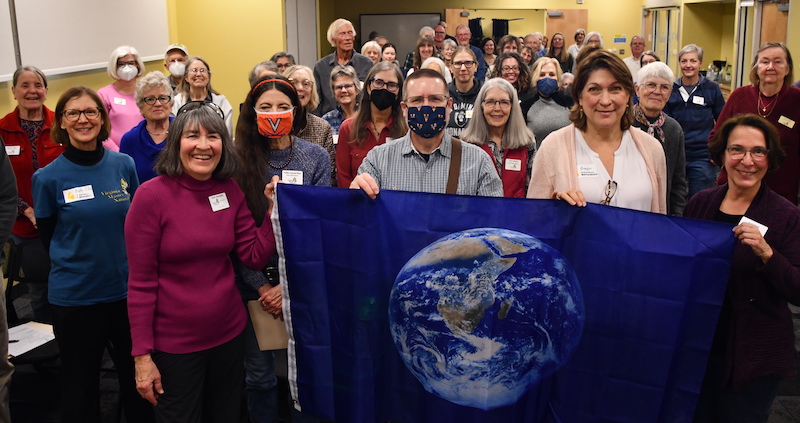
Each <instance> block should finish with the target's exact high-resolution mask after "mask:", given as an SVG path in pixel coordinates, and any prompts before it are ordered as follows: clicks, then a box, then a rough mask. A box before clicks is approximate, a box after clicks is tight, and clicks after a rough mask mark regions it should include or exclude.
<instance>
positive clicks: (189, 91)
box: [137, 56, 233, 134]
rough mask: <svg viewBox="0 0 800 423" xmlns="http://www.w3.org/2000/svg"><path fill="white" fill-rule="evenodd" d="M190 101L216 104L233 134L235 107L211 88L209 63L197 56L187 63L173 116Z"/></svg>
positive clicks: (174, 101) (174, 104)
mask: <svg viewBox="0 0 800 423" xmlns="http://www.w3.org/2000/svg"><path fill="white" fill-rule="evenodd" d="M190 101H205V102H206V103H214V104H215V105H216V106H217V107H218V108H219V109H220V110H221V111H222V114H223V116H224V119H225V126H227V127H228V133H229V134H233V107H232V106H231V103H230V102H229V101H228V99H227V98H225V96H224V95H222V94H220V93H218V92H217V90H215V89H214V88H212V87H211V68H210V67H209V66H208V62H206V61H205V60H203V59H201V58H200V57H197V56H195V57H192V58H191V59H189V61H188V62H186V73H185V74H184V75H183V82H182V83H181V85H180V87H179V88H178V94H175V98H174V99H173V102H172V115H173V116H175V115H177V113H178V110H180V108H181V107H183V105H184V104H186V103H188V102H190ZM137 123H138V122H137Z"/></svg>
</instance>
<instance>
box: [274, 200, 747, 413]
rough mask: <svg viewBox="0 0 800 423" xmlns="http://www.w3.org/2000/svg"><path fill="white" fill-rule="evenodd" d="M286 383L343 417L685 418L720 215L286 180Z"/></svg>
mask: <svg viewBox="0 0 800 423" xmlns="http://www.w3.org/2000/svg"><path fill="white" fill-rule="evenodd" d="M272 219H273V227H274V228H275V232H276V238H277V241H278V250H279V255H280V271H281V281H282V282H281V283H282V287H283V297H284V317H285V318H286V322H287V328H288V330H289V334H290V341H289V360H290V363H289V379H290V388H291V391H292V395H293V398H294V399H295V401H296V404H297V406H298V408H299V409H301V410H302V411H303V412H304V413H308V414H310V415H313V416H316V417H318V418H322V419H325V420H335V421H337V422H348V423H349V422H354V423H359V422H364V423H367V422H369V423H374V422H395V423H396V422H404V423H424V422H437V423H438V422H450V421H453V422H455V421H458V422H526V423H528V422H691V420H692V414H693V410H694V406H695V403H696V401H697V394H698V393H699V391H700V384H701V382H702V378H703V373H704V370H705V364H706V360H707V358H708V353H709V350H710V346H711V340H712V338H713V333H714V330H715V328H716V321H717V318H718V315H719V310H720V307H721V304H722V299H723V296H724V293H725V288H726V283H727V280H728V274H729V271H730V257H731V252H732V249H733V245H734V238H733V236H732V233H731V230H730V228H731V226H730V225H724V224H717V223H714V222H705V221H698V220H691V219H684V218H676V217H668V216H662V215H656V214H651V213H643V212H638V211H632V210H626V209H619V208H614V207H607V206H599V205H594V204H589V205H588V206H587V207H585V208H577V207H570V206H568V205H566V204H565V203H564V202H558V201H553V200H527V199H513V198H509V199H506V198H483V197H465V196H455V195H441V194H425V193H408V192H398V191H388V190H385V191H382V192H381V194H380V195H379V196H378V198H377V199H375V200H370V199H369V198H367V197H366V196H365V195H364V194H363V193H362V192H361V191H358V190H344V189H337V188H320V187H305V186H293V185H287V184H280V185H279V186H278V190H277V207H276V211H275V212H274V214H273V217H272Z"/></svg>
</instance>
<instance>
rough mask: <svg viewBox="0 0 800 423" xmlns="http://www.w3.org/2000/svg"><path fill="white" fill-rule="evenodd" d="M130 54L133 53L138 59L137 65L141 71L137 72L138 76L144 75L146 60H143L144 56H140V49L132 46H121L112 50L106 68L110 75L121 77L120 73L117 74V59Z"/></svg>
mask: <svg viewBox="0 0 800 423" xmlns="http://www.w3.org/2000/svg"><path fill="white" fill-rule="evenodd" d="M129 54H132V55H133V57H134V60H136V67H137V68H139V73H138V74H136V77H140V76H142V74H143V73H144V62H142V57H141V56H139V51H138V50H136V49H135V48H133V47H131V46H119V47H117V48H115V49H114V51H112V52H111V58H109V59H108V67H107V68H106V71H107V72H108V76H110V77H112V78H114V79H120V77H119V75H117V60H119V58H120V57H124V56H127V55H129Z"/></svg>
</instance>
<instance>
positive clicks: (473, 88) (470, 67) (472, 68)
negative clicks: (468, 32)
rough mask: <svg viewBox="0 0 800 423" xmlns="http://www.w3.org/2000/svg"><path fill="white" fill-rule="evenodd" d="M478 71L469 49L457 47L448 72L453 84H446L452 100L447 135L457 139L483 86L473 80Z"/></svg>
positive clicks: (475, 60)
mask: <svg viewBox="0 0 800 423" xmlns="http://www.w3.org/2000/svg"><path fill="white" fill-rule="evenodd" d="M477 70H478V59H477V57H475V53H474V52H473V51H472V49H470V48H469V47H464V46H458V48H457V49H456V52H455V53H453V62H452V63H451V65H450V71H451V72H452V74H453V82H451V83H449V84H447V89H448V91H449V92H450V97H451V98H452V99H453V110H452V111H451V112H450V117H449V118H448V120H447V129H445V131H447V134H448V135H450V136H452V137H458V136H459V135H460V134H461V131H463V130H464V129H465V128H466V127H467V125H468V124H469V121H470V119H472V113H473V109H474V107H475V99H476V98H478V92H479V91H480V90H481V87H482V86H483V80H479V79H476V78H475V72H477Z"/></svg>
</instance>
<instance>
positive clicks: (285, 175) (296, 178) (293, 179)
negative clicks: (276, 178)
mask: <svg viewBox="0 0 800 423" xmlns="http://www.w3.org/2000/svg"><path fill="white" fill-rule="evenodd" d="M281 181H283V182H285V183H287V184H292V185H303V171H302V170H284V171H282V172H281Z"/></svg>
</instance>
